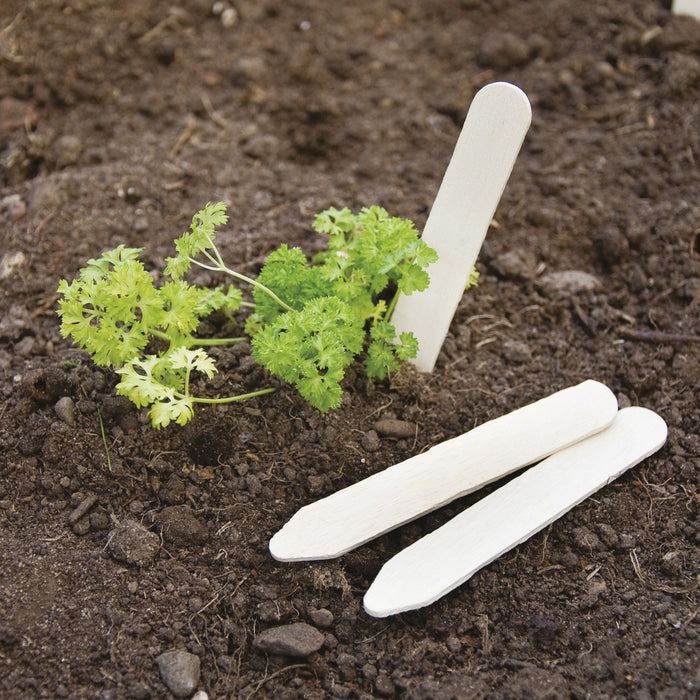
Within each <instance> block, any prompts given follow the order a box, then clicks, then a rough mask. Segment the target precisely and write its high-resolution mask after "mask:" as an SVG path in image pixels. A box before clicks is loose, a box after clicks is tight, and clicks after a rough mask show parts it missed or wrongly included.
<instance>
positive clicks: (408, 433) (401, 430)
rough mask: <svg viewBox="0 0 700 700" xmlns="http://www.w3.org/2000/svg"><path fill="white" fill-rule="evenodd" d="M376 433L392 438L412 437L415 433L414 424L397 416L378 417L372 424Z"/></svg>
mask: <svg viewBox="0 0 700 700" xmlns="http://www.w3.org/2000/svg"><path fill="white" fill-rule="evenodd" d="M374 430H375V432H376V433H377V434H378V435H383V436H384V437H393V438H412V437H415V435H416V424H415V423H410V422H409V421H405V420H398V419H397V418H380V419H379V420H378V421H377V422H376V423H375V424H374Z"/></svg>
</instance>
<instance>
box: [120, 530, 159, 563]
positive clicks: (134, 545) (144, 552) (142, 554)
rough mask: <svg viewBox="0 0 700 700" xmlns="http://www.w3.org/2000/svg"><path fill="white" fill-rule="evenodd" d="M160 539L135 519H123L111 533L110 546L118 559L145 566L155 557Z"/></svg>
mask: <svg viewBox="0 0 700 700" xmlns="http://www.w3.org/2000/svg"><path fill="white" fill-rule="evenodd" d="M159 547H160V539H159V537H158V535H156V534H155V532H150V531H149V530H147V529H146V528H145V527H144V526H143V525H141V524H140V523H137V522H136V521H135V520H123V521H122V522H121V523H119V525H117V527H116V528H114V530H112V532H110V533H109V538H108V548H109V551H110V553H111V554H112V556H113V557H114V558H115V559H116V560H117V561H122V562H125V563H126V564H134V565H136V566H144V565H146V564H148V563H150V562H151V561H153V559H154V558H155V556H156V554H157V552H158V548H159Z"/></svg>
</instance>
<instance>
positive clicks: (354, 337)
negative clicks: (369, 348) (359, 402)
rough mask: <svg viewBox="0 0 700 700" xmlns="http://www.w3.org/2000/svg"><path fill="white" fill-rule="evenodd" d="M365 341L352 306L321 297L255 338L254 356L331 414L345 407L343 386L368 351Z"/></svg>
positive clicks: (310, 301)
mask: <svg viewBox="0 0 700 700" xmlns="http://www.w3.org/2000/svg"><path fill="white" fill-rule="evenodd" d="M364 337H365V331H364V328H363V326H362V324H361V323H360V322H359V320H358V319H357V318H356V316H355V315H354V314H353V313H352V309H351V308H350V307H349V306H348V305H347V304H346V303H344V302H343V301H341V300H340V299H338V298H337V297H317V298H315V299H311V300H309V301H308V302H307V303H306V304H305V305H304V308H303V309H301V310H300V311H288V312H286V313H284V314H281V315H280V316H279V317H278V318H277V319H275V321H274V322H273V323H269V324H267V325H265V326H264V327H263V328H262V330H261V331H259V332H258V334H257V335H256V336H255V337H254V339H253V357H255V359H256V360H257V361H258V362H259V363H260V364H261V365H263V366H264V367H267V368H268V369H269V370H270V372H272V373H273V374H277V375H278V376H280V377H282V379H284V380H285V381H287V382H289V383H290V384H294V386H296V387H297V389H298V390H299V393H300V394H301V395H302V396H303V397H304V398H305V399H306V400H307V401H308V402H309V403H311V404H312V405H313V406H315V407H316V408H318V409H320V410H321V411H327V410H328V409H329V408H337V407H338V406H339V405H340V400H341V397H342V389H341V388H340V381H341V380H342V378H343V375H344V372H345V368H346V367H347V366H348V365H349V364H351V363H352V361H353V359H354V358H355V355H357V354H358V353H360V352H361V351H362V343H363V341H364Z"/></svg>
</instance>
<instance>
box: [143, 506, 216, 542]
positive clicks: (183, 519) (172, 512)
mask: <svg viewBox="0 0 700 700" xmlns="http://www.w3.org/2000/svg"><path fill="white" fill-rule="evenodd" d="M155 522H156V524H157V525H158V526H159V527H160V529H161V532H162V535H163V540H164V541H165V542H168V543H171V544H175V545H179V546H185V547H186V546H188V545H198V544H204V543H205V542H206V541H207V540H208V539H209V530H207V526H206V525H205V524H204V522H202V521H201V520H200V519H199V518H198V517H197V516H196V515H195V514H194V513H193V512H192V509H191V508H190V507H189V506H187V505H181V506H168V507H167V508H163V510H162V511H161V512H160V513H158V514H157V515H156V517H155Z"/></svg>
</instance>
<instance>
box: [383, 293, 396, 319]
mask: <svg viewBox="0 0 700 700" xmlns="http://www.w3.org/2000/svg"><path fill="white" fill-rule="evenodd" d="M398 300H399V292H398V290H397V292H396V294H394V297H393V298H392V300H391V301H390V302H389V306H388V307H387V310H386V313H385V314H384V318H385V319H386V320H387V321H389V322H391V314H393V313H394V309H395V308H396V302H397V301H398Z"/></svg>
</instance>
